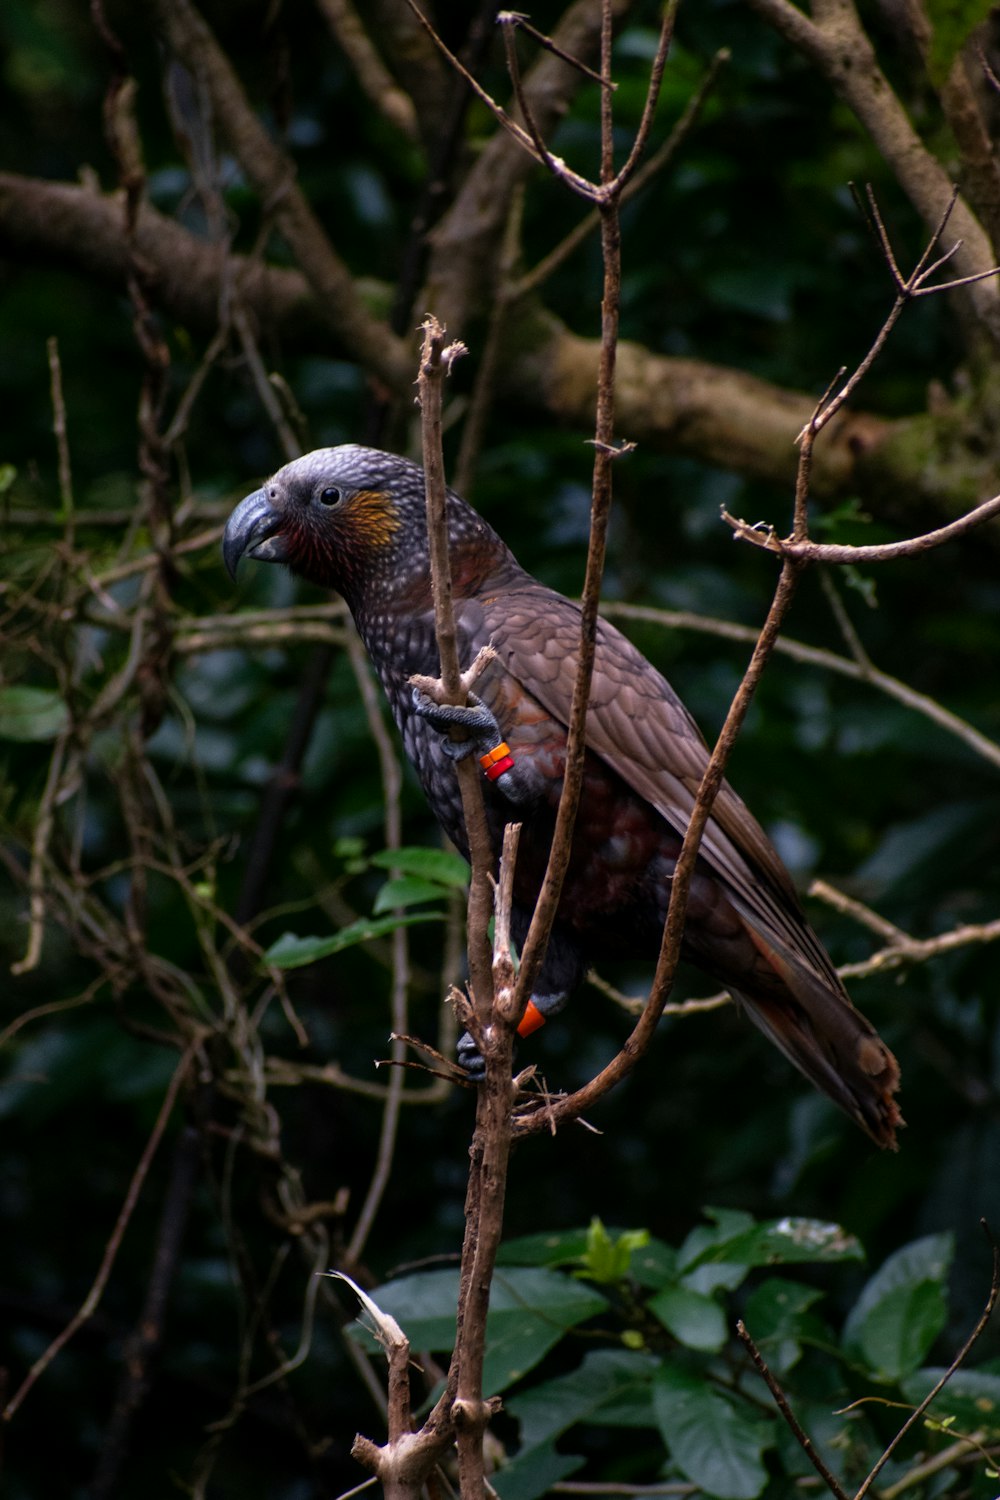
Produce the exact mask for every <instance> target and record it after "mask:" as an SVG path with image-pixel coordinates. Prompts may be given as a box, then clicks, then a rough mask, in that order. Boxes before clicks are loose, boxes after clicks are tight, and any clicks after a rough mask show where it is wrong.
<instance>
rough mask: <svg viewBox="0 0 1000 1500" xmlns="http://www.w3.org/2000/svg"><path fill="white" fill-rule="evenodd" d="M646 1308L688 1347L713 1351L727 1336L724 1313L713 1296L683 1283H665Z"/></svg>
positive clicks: (720, 1346)
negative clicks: (680, 1284)
mask: <svg viewBox="0 0 1000 1500" xmlns="http://www.w3.org/2000/svg"><path fill="white" fill-rule="evenodd" d="M649 1310H650V1312H651V1313H652V1314H653V1316H654V1317H655V1318H658V1319H659V1321H660V1322H661V1323H662V1324H663V1326H664V1328H666V1329H667V1330H668V1332H670V1333H672V1334H673V1336H674V1338H675V1339H678V1340H679V1341H680V1342H681V1343H682V1344H685V1345H686V1346H687V1347H688V1348H689V1349H701V1350H706V1351H708V1352H709V1353H715V1352H716V1351H717V1350H719V1349H721V1348H722V1346H723V1344H724V1343H725V1342H726V1339H727V1337H728V1329H727V1327H726V1318H725V1314H724V1313H723V1311H722V1308H721V1307H720V1306H719V1304H718V1302H716V1300H715V1298H714V1297H709V1296H706V1294H705V1293H704V1292H695V1291H692V1289H691V1288H690V1287H687V1286H665V1287H664V1288H663V1290H662V1291H660V1292H657V1294H656V1296H655V1297H653V1298H652V1299H651V1300H650V1302H649Z"/></svg>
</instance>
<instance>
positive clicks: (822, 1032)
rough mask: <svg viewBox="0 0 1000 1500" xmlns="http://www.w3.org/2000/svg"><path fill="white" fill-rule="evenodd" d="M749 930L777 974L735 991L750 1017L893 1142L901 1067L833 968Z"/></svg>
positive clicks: (879, 1137) (869, 1127)
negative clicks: (821, 967)
mask: <svg viewBox="0 0 1000 1500" xmlns="http://www.w3.org/2000/svg"><path fill="white" fill-rule="evenodd" d="M747 930H748V932H749V935H750V937H751V940H752V941H753V944H754V947H755V948H756V949H757V951H758V952H759V953H760V954H761V956H762V957H763V958H764V960H765V961H766V964H767V967H768V969H770V970H771V972H772V974H774V975H775V976H777V977H778V978H779V979H780V980H781V984H780V986H779V985H774V984H773V983H768V984H766V985H765V984H761V985H760V986H757V985H754V986H753V987H752V989H751V988H750V987H747V988H741V989H739V990H738V991H737V990H733V992H732V993H733V995H734V998H736V999H737V1000H739V1001H740V1002H741V1003H742V1004H743V1005H744V1006H745V1007H746V1010H747V1013H748V1014H749V1016H750V1018H751V1020H752V1021H753V1022H754V1023H755V1025H757V1026H758V1027H759V1028H760V1029H761V1031H763V1032H764V1033H765V1035H766V1036H768V1037H770V1039H771V1041H772V1042H774V1044H775V1046H776V1047H778V1048H779V1049H780V1050H781V1051H782V1052H783V1053H784V1054H785V1056H786V1057H787V1058H788V1059H789V1061H790V1062H792V1063H794V1064H795V1066H796V1067H797V1068H798V1069H799V1070H800V1071H801V1072H803V1073H804V1074H805V1076H806V1077H807V1078H808V1079H809V1080H810V1081H811V1082H812V1083H814V1084H815V1085H816V1087H817V1088H818V1089H820V1090H822V1092H823V1093H824V1094H826V1095H828V1097H829V1098H831V1099H832V1100H833V1102H834V1103H835V1104H837V1105H839V1106H840V1108H841V1109H843V1110H845V1111H846V1113H847V1114H849V1115H850V1116H851V1117H852V1118H853V1119H855V1120H856V1121H857V1122H858V1124H859V1125H860V1126H861V1128H862V1129H863V1130H865V1131H866V1132H867V1133H868V1135H870V1136H871V1138H872V1140H874V1141H876V1142H877V1143H878V1145H880V1146H888V1147H890V1148H891V1149H892V1150H895V1149H896V1129H897V1127H898V1126H901V1125H903V1124H904V1123H905V1122H904V1121H903V1119H902V1116H901V1115H900V1112H899V1107H898V1105H897V1104H896V1100H895V1098H894V1097H893V1096H894V1094H895V1092H896V1089H897V1088H898V1087H899V1066H898V1064H897V1062H896V1059H895V1058H894V1057H893V1055H892V1053H891V1052H890V1051H889V1048H888V1047H887V1046H886V1045H885V1043H884V1042H883V1041H882V1039H881V1037H880V1036H879V1035H878V1033H877V1032H876V1030H875V1028H874V1027H873V1026H872V1024H871V1023H870V1021H868V1020H867V1019H866V1018H865V1017H864V1016H863V1015H862V1014H861V1012H860V1011H858V1010H856V1009H855V1008H854V1006H853V1005H852V1003H851V1001H850V999H849V998H848V995H847V993H846V991H845V990H844V989H843V987H842V986H841V984H840V982H839V980H838V979H837V978H836V976H835V975H833V974H831V975H829V976H827V975H824V974H821V973H818V972H817V971H816V970H815V969H813V968H812V967H811V966H810V965H809V964H807V963H806V962H805V961H804V960H803V959H802V958H801V957H798V956H797V955H796V954H795V953H794V951H793V950H792V949H791V948H789V947H787V946H786V945H785V944H784V943H783V942H782V941H781V940H780V939H779V938H777V937H776V936H775V935H774V934H773V933H768V934H767V935H765V934H763V933H762V932H760V930H759V929H756V928H751V927H750V926H749V924H747Z"/></svg>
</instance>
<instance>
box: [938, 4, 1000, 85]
mask: <svg viewBox="0 0 1000 1500" xmlns="http://www.w3.org/2000/svg"><path fill="white" fill-rule="evenodd" d="M992 9H993V3H992V0H927V19H928V20H929V21H930V23H931V41H930V46H929V47H928V49H927V74H928V77H929V78H930V80H931V82H932V83H933V84H934V86H935V88H937V87H939V86H940V85H941V84H942V83H944V81H945V79H946V78H947V77H948V74H949V73H950V72H951V65H952V63H953V62H954V61H955V57H956V54H957V53H958V51H959V48H960V47H962V46H963V45H964V43H965V42H966V41H967V40H968V37H969V34H970V32H972V31H974V30H975V28H976V27H977V26H981V25H982V23H983V22H984V21H985V20H986V19H987V17H988V16H989V14H990V11H991V10H992Z"/></svg>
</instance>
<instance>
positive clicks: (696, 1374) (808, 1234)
mask: <svg viewBox="0 0 1000 1500" xmlns="http://www.w3.org/2000/svg"><path fill="white" fill-rule="evenodd" d="M710 1219H711V1222H710V1223H709V1224H705V1225H702V1226H698V1227H696V1228H695V1229H693V1230H692V1231H691V1232H690V1233H689V1234H688V1236H687V1237H686V1239H685V1241H684V1243H683V1244H681V1245H680V1246H678V1247H676V1248H675V1247H672V1246H670V1245H668V1244H666V1243H664V1242H663V1241H661V1240H657V1239H656V1238H654V1237H653V1236H651V1235H650V1234H649V1233H648V1231H646V1230H627V1231H624V1232H621V1231H609V1230H607V1229H605V1228H604V1226H603V1225H602V1224H601V1223H600V1220H597V1219H595V1220H592V1221H591V1224H590V1226H589V1228H588V1229H586V1230H579V1231H565V1232H562V1233H560V1234H551V1235H541V1236H540V1235H533V1236H527V1237H522V1238H520V1239H517V1240H513V1241H510V1242H509V1243H508V1244H507V1245H506V1246H505V1249H504V1253H503V1257H502V1258H503V1262H504V1264H503V1267H502V1269H501V1271H500V1272H499V1273H498V1275H497V1279H496V1282H495V1290H494V1296H493V1298H492V1299H491V1305H490V1314H489V1319H488V1322H487V1365H488V1368H489V1372H490V1379H489V1380H488V1381H487V1382H486V1383H487V1385H488V1388H489V1389H490V1390H492V1391H496V1392H504V1393H508V1392H509V1394H507V1395H506V1399H505V1409H506V1410H507V1412H508V1413H509V1414H510V1416H511V1417H512V1418H513V1419H514V1420H515V1422H516V1424H517V1449H516V1451H515V1452H514V1454H513V1455H512V1457H511V1458H510V1461H509V1462H508V1463H505V1464H504V1465H503V1466H502V1467H501V1468H500V1469H499V1470H498V1472H497V1473H496V1474H495V1475H494V1476H493V1478H492V1480H491V1483H492V1484H493V1485H494V1487H495V1489H496V1490H497V1493H498V1494H500V1495H501V1496H503V1497H504V1500H539V1497H541V1496H542V1495H545V1494H546V1493H548V1491H549V1488H550V1486H551V1484H552V1483H554V1482H555V1480H556V1478H565V1477H566V1476H568V1475H570V1474H573V1473H576V1472H578V1471H579V1469H580V1468H581V1467H582V1466H583V1464H584V1462H585V1459H584V1456H583V1454H582V1453H581V1452H580V1451H579V1449H580V1447H581V1446H582V1443H583V1442H584V1441H586V1440H587V1439H589V1441H590V1442H591V1443H593V1441H594V1437H595V1434H598V1435H599V1434H601V1433H602V1431H605V1432H607V1433H608V1434H610V1433H611V1432H613V1431H614V1430H616V1429H620V1428H626V1429H627V1430H628V1431H629V1433H630V1447H631V1452H632V1468H631V1473H632V1474H633V1476H636V1475H642V1476H644V1477H645V1478H646V1479H647V1480H650V1481H651V1480H652V1478H653V1477H658V1478H659V1479H661V1480H671V1479H673V1480H682V1481H687V1482H689V1483H691V1484H693V1485H694V1486H695V1487H696V1488H697V1490H698V1491H699V1492H700V1493H703V1494H705V1495H709V1496H715V1497H718V1500H756V1497H757V1496H758V1495H762V1494H764V1493H765V1491H768V1488H769V1486H775V1490H774V1492H775V1493H780V1492H781V1490H780V1485H781V1483H782V1482H783V1481H784V1482H786V1483H794V1481H795V1479H796V1478H797V1477H800V1476H801V1475H802V1474H803V1472H804V1469H803V1454H802V1452H801V1450H800V1449H798V1448H797V1447H796V1446H795V1445H794V1444H790V1443H789V1442H788V1441H787V1432H786V1431H785V1429H784V1426H783V1423H782V1419H781V1417H780V1416H779V1414H778V1412H777V1410H776V1409H774V1408H773V1407H772V1406H771V1405H770V1402H769V1399H768V1395H767V1393H766V1391H765V1389H764V1387H763V1385H762V1383H761V1381H760V1377H759V1375H758V1374H757V1373H756V1372H755V1371H754V1370H753V1368H752V1366H751V1365H750V1363H749V1361H748V1359H747V1356H746V1352H745V1350H744V1349H743V1348H742V1347H741V1344H740V1341H739V1340H738V1339H737V1338H736V1335H735V1324H736V1320H737V1318H738V1317H741V1316H742V1318H743V1319H744V1321H745V1323H746V1327H747V1329H748V1331H749V1333H750V1335H751V1337H752V1338H753V1341H754V1343H755V1345H756V1347H757V1349H758V1350H759V1352H760V1354H761V1356H762V1357H763V1358H764V1360H765V1361H766V1363H767V1366H768V1368H769V1369H770V1370H771V1371H772V1372H774V1373H780V1375H781V1377H782V1383H783V1385H784V1389H785V1394H786V1397H787V1399H788V1400H789V1401H790V1403H791V1405H792V1408H793V1409H794V1410H811V1409H814V1408H819V1407H820V1406H823V1407H826V1408H827V1409H828V1416H829V1421H827V1422H826V1424H825V1426H824V1430H823V1432H822V1436H821V1438H817V1442H818V1447H819V1449H820V1453H821V1457H822V1459H823V1460H824V1462H826V1463H827V1464H828V1466H829V1468H830V1469H831V1470H832V1472H833V1473H834V1474H835V1475H836V1477H837V1479H838V1480H839V1482H840V1483H842V1484H843V1485H844V1486H845V1487H846V1488H848V1489H850V1488H852V1487H853V1486H855V1485H856V1484H857V1483H858V1482H859V1481H860V1479H861V1477H863V1474H864V1472H865V1471H866V1470H867V1469H868V1468H870V1467H871V1466H872V1465H873V1464H874V1463H875V1462H876V1460H877V1459H878V1458H879V1457H880V1455H881V1451H882V1446H883V1443H884V1441H885V1432H886V1427H887V1423H886V1422H884V1421H881V1420H877V1418H878V1415H879V1406H878V1405H873V1404H872V1403H871V1402H870V1401H869V1400H867V1399H866V1397H867V1395H868V1393H875V1392H878V1397H877V1400H878V1402H879V1405H884V1406H885V1408H886V1411H887V1413H890V1412H892V1411H893V1410H894V1409H898V1410H899V1412H900V1414H901V1415H902V1414H905V1411H906V1409H907V1406H908V1404H909V1403H915V1402H917V1401H919V1400H921V1399H922V1398H923V1397H924V1396H925V1395H926V1394H927V1392H928V1391H929V1389H930V1388H931V1386H932V1385H933V1384H934V1383H935V1382H936V1380H937V1378H938V1376H939V1375H940V1374H941V1372H940V1371H939V1370H932V1369H928V1368H924V1367H923V1364H922V1362H923V1359H924V1357H925V1356H926V1354H927V1352H928V1350H929V1349H930V1347H931V1345H932V1344H933V1342H934V1340H935V1338H936V1336H937V1334H938V1333H939V1332H940V1330H941V1326H942V1324H943V1320H944V1316H946V1313H947V1300H948V1275H949V1269H950V1266H951V1259H952V1246H951V1243H950V1240H949V1237H948V1236H942V1235H938V1236H930V1237H927V1238H925V1239H922V1240H917V1241H915V1242H914V1243H912V1244H909V1245H905V1246H903V1247H901V1248H900V1249H899V1250H898V1251H896V1252H895V1253H894V1254H893V1255H891V1256H890V1257H889V1258H888V1259H887V1260H886V1261H885V1263H884V1264H883V1265H882V1266H881V1267H880V1268H879V1269H878V1270H877V1271H876V1272H875V1273H874V1275H872V1276H871V1278H870V1279H869V1280H868V1281H867V1282H866V1283H865V1284H864V1285H863V1286H862V1288H861V1291H860V1294H859V1295H858V1296H857V1298H856V1300H855V1301H854V1302H853V1303H852V1305H851V1306H850V1307H849V1308H848V1311H847V1315H846V1317H845V1318H844V1319H843V1324H842V1327H841V1328H840V1330H839V1332H838V1330H837V1329H836V1327H835V1326H833V1324H832V1322H831V1319H830V1316H829V1314H827V1315H826V1316H824V1315H823V1313H822V1312H821V1311H820V1310H819V1307H818V1304H820V1303H822V1302H823V1301H824V1300H825V1296H824V1292H823V1291H822V1290H821V1289H819V1288H818V1287H815V1286H810V1285H808V1284H806V1283H805V1282H802V1281H798V1280H794V1279H792V1278H791V1277H789V1276H788V1275H786V1274H782V1275H774V1274H770V1272H769V1271H768V1273H767V1274H761V1273H762V1272H763V1271H764V1269H765V1268H770V1267H776V1266H796V1265H798V1266H804V1265H813V1266H817V1265H828V1266H829V1265H833V1266H837V1265H845V1264H849V1263H851V1262H856V1261H858V1260H860V1259H861V1258H862V1257H863V1251H862V1248H861V1246H860V1245H859V1244H858V1242H857V1240H856V1239H855V1238H854V1237H853V1236H852V1235H850V1234H848V1233H847V1232H846V1231H845V1230H844V1229H843V1228H841V1227H840V1226H839V1225H835V1224H828V1223H824V1222H821V1221H817V1220H810V1219H801V1220H798V1221H794V1222H790V1221H788V1220H772V1221H756V1220H754V1219H753V1217H752V1216H751V1215H749V1214H744V1213H741V1214H736V1213H733V1212H732V1211H728V1212H727V1211H722V1210H717V1211H714V1212H713V1213H712V1214H711V1215H710ZM581 1247H582V1248H581ZM554 1267H562V1268H563V1269H562V1270H558V1269H554ZM612 1268H613V1270H612ZM708 1268H711V1272H712V1280H713V1282H714V1285H713V1287H712V1289H711V1291H706V1290H704V1289H703V1288H704V1286H705V1276H706V1271H707V1270H708ZM581 1277H582V1278H583V1279H584V1280H585V1281H586V1282H589V1283H590V1286H589V1287H587V1288H584V1287H583V1286H581V1284H580V1278H581ZM456 1281H457V1272H454V1271H442V1270H429V1271H418V1272H414V1273H411V1274H410V1275H407V1276H404V1277H400V1278H399V1279H398V1280H394V1281H389V1282H386V1283H385V1284H384V1285H383V1286H382V1287H380V1288H379V1291H378V1294H377V1300H378V1305H379V1308H380V1309H381V1310H382V1311H383V1312H387V1313H390V1314H391V1315H392V1316H394V1317H395V1318H396V1319H397V1321H399V1322H400V1324H401V1325H402V1327H403V1330H404V1332H405V1333H406V1335H407V1336H408V1338H409V1339H410V1341H411V1344H412V1346H413V1347H414V1348H418V1349H427V1350H432V1351H434V1352H436V1353H448V1352H450V1350H451V1348H452V1345H453V1342H454V1338H455V1318H454V1308H455V1294H456ZM931 1306H933V1309H934V1315H933V1316H930V1315H928V1311H927V1310H928V1308H929V1307H931ZM903 1309H906V1310H907V1315H906V1316H903V1317H901V1316H899V1314H900V1312H901V1310H903ZM665 1310H670V1311H671V1312H672V1313H676V1314H677V1316H674V1317H673V1318H671V1319H668V1318H665V1317H664V1311H665ZM938 1312H940V1314H941V1316H938V1315H937V1314H938ZM358 1336H359V1337H363V1335H361V1334H360V1333H359V1335H358ZM595 1346H596V1347H595ZM512 1356H513V1357H512ZM890 1372H891V1373H890ZM837 1407H839V1408H840V1410H835V1408H837ZM900 1419H901V1417H900ZM962 1434H965V1435H966V1437H967V1438H968V1439H970V1441H968V1442H966V1443H963V1442H962V1441H961V1435H962ZM998 1436H1000V1377H998V1376H996V1375H993V1374H989V1373H979V1372H976V1371H970V1372H968V1373H967V1374H966V1375H964V1376H957V1377H955V1380H954V1385H949V1387H948V1388H947V1389H946V1391H945V1392H944V1393H943V1394H942V1395H940V1396H939V1397H938V1398H937V1400H936V1401H935V1404H934V1407H933V1409H932V1416H931V1418H929V1419H928V1421H927V1423H926V1424H925V1427H924V1431H923V1434H922V1435H921V1438H920V1439H919V1443H920V1445H921V1446H922V1447H924V1448H925V1449H926V1450H927V1451H931V1452H933V1451H934V1450H935V1449H939V1448H944V1446H945V1444H946V1443H947V1444H950V1445H954V1444H955V1442H956V1440H959V1441H958V1447H957V1451H955V1450H954V1449H953V1454H952V1456H953V1461H954V1462H955V1463H957V1464H959V1465H960V1468H961V1469H965V1468H966V1467H967V1466H968V1464H969V1462H970V1460H971V1461H972V1463H973V1464H974V1465H975V1466H976V1467H977V1469H978V1473H977V1475H976V1478H975V1485H976V1491H975V1492H976V1493H983V1494H985V1493H987V1492H988V1489H989V1481H990V1479H991V1478H992V1477H993V1476H992V1475H991V1474H990V1473H989V1469H990V1464H989V1460H988V1457H987V1451H988V1448H987V1445H988V1444H989V1443H990V1442H991V1441H994V1440H995V1439H996V1438H997V1437H998ZM946 1467H947V1466H946ZM958 1473H959V1469H953V1470H952V1471H951V1474H950V1479H951V1482H957V1479H958ZM607 1478H608V1480H609V1482H610V1483H613V1478H614V1475H613V1472H612V1473H609V1475H608V1476H607Z"/></svg>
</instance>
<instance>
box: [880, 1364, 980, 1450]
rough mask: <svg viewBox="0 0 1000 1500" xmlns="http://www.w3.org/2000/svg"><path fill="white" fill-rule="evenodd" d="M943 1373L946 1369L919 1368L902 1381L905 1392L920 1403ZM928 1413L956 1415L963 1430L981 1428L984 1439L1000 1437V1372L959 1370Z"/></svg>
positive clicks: (942, 1417) (939, 1415) (907, 1397)
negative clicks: (987, 1372)
mask: <svg viewBox="0 0 1000 1500" xmlns="http://www.w3.org/2000/svg"><path fill="white" fill-rule="evenodd" d="M943 1374H944V1370H933V1369H925V1370H917V1372H916V1373H915V1374H914V1375H909V1376H907V1378H906V1379H905V1380H904V1381H903V1382H902V1388H903V1395H904V1396H905V1397H906V1399H907V1401H912V1402H913V1403H914V1405H915V1406H916V1405H919V1403H920V1402H921V1401H922V1400H923V1399H924V1397H925V1396H926V1395H927V1392H928V1391H929V1390H930V1389H931V1388H932V1387H933V1386H935V1385H937V1383H938V1381H939V1380H940V1379H941V1376H942V1375H943ZM928 1415H929V1416H930V1417H932V1418H935V1419H936V1420H938V1421H941V1420H942V1419H944V1418H945V1417H954V1418H955V1421H956V1423H957V1425H958V1427H959V1428H960V1429H961V1430H964V1431H965V1432H973V1431H980V1432H983V1433H984V1434H985V1438H984V1441H986V1442H993V1441H995V1440H996V1438H997V1437H998V1436H1000V1375H990V1374H986V1373H985V1372H983V1371H981V1370H956V1372H955V1374H954V1375H953V1376H952V1377H951V1379H950V1380H949V1382H948V1384H947V1385H946V1386H945V1388H944V1390H943V1391H942V1392H941V1394H940V1396H935V1398H934V1401H933V1404H932V1406H931V1409H930V1412H929V1413H928Z"/></svg>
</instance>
